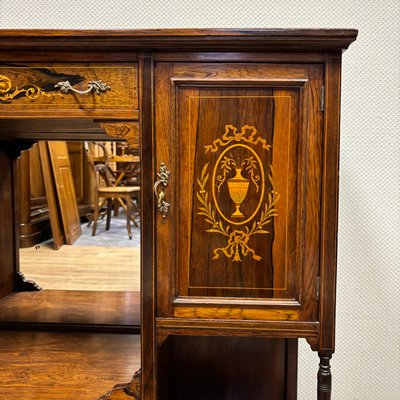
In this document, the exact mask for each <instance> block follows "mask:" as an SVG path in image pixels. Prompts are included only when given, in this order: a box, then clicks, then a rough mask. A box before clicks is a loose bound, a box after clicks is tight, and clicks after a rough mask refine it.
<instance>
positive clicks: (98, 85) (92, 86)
mask: <svg viewBox="0 0 400 400" xmlns="http://www.w3.org/2000/svg"><path fill="white" fill-rule="evenodd" d="M54 87H55V88H56V89H59V90H60V92H62V93H68V92H69V91H71V92H74V93H77V94H88V93H91V92H93V91H94V92H96V94H101V93H103V92H105V91H107V90H111V86H109V85H107V83H104V82H103V81H91V82H89V83H88V88H87V89H86V90H78V89H75V88H74V87H72V85H71V84H70V83H69V81H64V82H58V83H56V84H55V85H54Z"/></svg>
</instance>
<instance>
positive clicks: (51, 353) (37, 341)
mask: <svg viewBox="0 0 400 400" xmlns="http://www.w3.org/2000/svg"><path fill="white" fill-rule="evenodd" d="M0 365H1V368H0V398H1V399H3V400H21V399H24V400H96V399H98V398H99V397H100V396H101V395H103V394H105V393H107V392H108V391H109V390H111V389H112V387H113V386H114V385H115V384H116V383H123V382H130V380H131V378H132V375H133V373H134V372H135V371H136V370H137V369H138V368H139V367H140V336H138V335H121V334H99V333H96V334H94V333H79V332H73V333H60V332H58V333H57V332H53V333H49V332H35V331H32V332H29V331H0Z"/></svg>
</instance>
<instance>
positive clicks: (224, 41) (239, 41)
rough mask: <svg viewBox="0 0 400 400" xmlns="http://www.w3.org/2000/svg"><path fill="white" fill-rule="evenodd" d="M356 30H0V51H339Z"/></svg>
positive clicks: (346, 44)
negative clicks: (107, 49)
mask: <svg viewBox="0 0 400 400" xmlns="http://www.w3.org/2000/svg"><path fill="white" fill-rule="evenodd" d="M357 33H358V31H357V30H356V29H147V30H0V49H3V50H12V51H15V50H35V49H44V48H46V49H76V50H77V49H84V48H90V49H91V50H96V49H105V48H110V49H112V50H118V49H127V48H131V49H138V50H155V49H163V50H170V51H177V50H185V51H190V50H203V51H232V50H244V51H266V50H274V51H291V50H292V51H325V52H330V51H336V52H337V51H340V50H343V49H346V48H347V47H348V46H349V45H350V43H351V42H353V41H354V40H355V39H356V37H357Z"/></svg>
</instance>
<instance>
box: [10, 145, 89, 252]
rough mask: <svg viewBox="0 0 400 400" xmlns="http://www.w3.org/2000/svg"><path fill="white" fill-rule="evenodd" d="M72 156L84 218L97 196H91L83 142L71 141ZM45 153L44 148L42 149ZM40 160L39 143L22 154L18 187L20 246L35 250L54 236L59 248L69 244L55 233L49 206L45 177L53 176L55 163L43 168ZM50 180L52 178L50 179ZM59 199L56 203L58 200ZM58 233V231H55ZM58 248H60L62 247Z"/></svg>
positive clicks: (70, 155)
mask: <svg viewBox="0 0 400 400" xmlns="http://www.w3.org/2000/svg"><path fill="white" fill-rule="evenodd" d="M67 146H68V155H69V160H70V165H71V171H72V175H73V183H74V190H75V194H76V201H77V205H78V212H79V215H80V216H83V215H86V214H88V213H89V212H90V210H91V204H93V195H92V193H91V190H90V188H91V186H92V183H91V182H90V179H91V176H90V174H89V167H88V163H87V160H86V155H85V151H84V148H83V143H82V142H81V141H77V142H67ZM42 151H43V149H42ZM43 162H46V161H45V160H42V158H41V157H40V152H39V144H35V145H33V146H32V148H31V149H28V150H26V151H24V152H23V153H21V156H20V157H19V159H18V162H17V164H18V187H19V204H20V221H21V227H20V229H21V231H20V247H21V248H25V247H31V246H33V245H35V244H38V243H41V242H43V241H45V240H48V239H50V238H51V237H53V239H54V240H55V243H56V242H58V243H59V245H62V244H63V243H65V241H64V240H63V239H60V237H59V235H57V234H56V237H55V236H54V233H52V229H53V228H54V227H51V223H50V213H49V207H48V202H49V199H48V192H47V190H51V188H49V187H47V188H46V182H45V180H44V179H43V177H44V176H45V175H46V174H49V173H50V172H51V171H50V170H51V169H52V167H51V161H50V159H49V160H48V164H46V165H47V167H46V168H43ZM47 181H49V176H47ZM56 199H57V198H56V197H55V198H54V201H56ZM53 231H54V232H56V230H54V229H53ZM59 245H58V246H56V247H59Z"/></svg>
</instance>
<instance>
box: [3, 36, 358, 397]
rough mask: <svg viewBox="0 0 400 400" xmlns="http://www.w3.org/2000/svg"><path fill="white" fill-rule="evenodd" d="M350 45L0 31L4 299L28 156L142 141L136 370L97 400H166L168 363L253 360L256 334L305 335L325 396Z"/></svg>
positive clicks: (317, 40) (10, 284) (181, 366)
mask: <svg viewBox="0 0 400 400" xmlns="http://www.w3.org/2000/svg"><path fill="white" fill-rule="evenodd" d="M356 36H357V31H356V30H351V29H252V30H249V29H240V30H238V29H210V30H207V29H175V30H137V31H92V30H87V31H62V30H53V31H48V30H3V31H0V62H1V64H0V220H1V221H2V223H1V225H0V254H1V255H2V257H1V261H0V296H5V295H7V294H8V293H10V292H12V291H13V290H14V289H15V286H16V281H18V280H20V279H21V276H20V274H18V271H19V266H18V247H19V246H18V237H19V231H18V230H19V222H18V221H19V217H18V208H17V206H16V204H18V201H17V199H18V191H17V190H16V184H15V183H16V179H17V178H16V176H15V170H16V169H15V164H16V159H17V158H18V157H19V156H20V154H21V151H23V150H24V149H28V148H30V147H31V146H32V144H33V143H35V142H36V141H38V140H48V139H51V140H57V139H59V140H79V139H81V140H82V139H88V138H90V139H91V140H92V139H93V140H96V139H101V140H104V139H105V138H107V137H108V138H109V139H110V138H114V139H115V138H119V139H124V140H128V142H135V141H137V140H138V138H139V140H140V151H141V160H142V165H141V182H142V190H141V221H142V223H141V227H142V242H141V310H142V313H141V334H142V336H141V337H142V339H141V341H142V345H141V352H142V368H141V371H138V372H137V373H135V375H134V378H133V380H132V382H130V383H129V384H126V385H123V384H122V385H117V386H116V387H115V389H114V390H113V391H111V392H110V393H109V394H107V395H105V397H104V398H108V399H122V398H126V399H129V398H137V399H139V398H141V399H145V400H151V399H156V398H158V399H162V398H164V397H165V396H164V394H163V393H164V391H160V390H159V389H157V385H163V384H165V381H167V384H168V380H169V379H170V378H171V375H170V376H169V377H166V378H163V377H162V375H163V372H162V368H163V366H164V367H165V368H168V365H174V368H175V374H177V373H178V372H179V371H180V373H181V374H182V375H183V376H186V377H187V376H188V374H187V373H186V374H185V371H186V370H187V368H189V367H190V364H191V357H197V358H198V357H204V356H205V355H206V354H207V353H210V352H212V353H213V356H214V357H218V356H220V357H223V358H224V359H226V360H227V362H232V361H234V360H235V354H237V353H236V349H238V348H244V349H247V350H245V351H244V354H247V353H248V354H249V357H250V356H251V357H257V352H254V351H253V352H252V351H251V349H252V348H253V349H255V348H258V347H257V346H259V348H262V346H263V345H262V343H261V345H260V340H262V338H269V339H271V340H278V341H279V339H297V338H305V339H306V340H307V342H308V343H309V345H310V347H311V349H312V350H314V351H317V352H318V355H319V357H320V365H319V370H318V385H317V393H318V399H319V400H328V399H330V398H331V372H330V359H331V356H332V354H333V352H334V348H335V303H336V300H335V290H336V243H337V240H336V238H337V210H338V175H339V163H338V160H339V126H340V86H341V60H342V52H343V50H345V49H346V48H347V47H348V46H349V45H350V43H351V42H353V41H354V40H355V39H356ZM168 343H169V344H168ZM241 346H243V347H241ZM180 350H182V351H184V352H185V353H184V354H182V353H180ZM219 352H220V354H219ZM258 354H259V355H260V357H263V352H262V351H261V352H260V353H258ZM240 357H242V356H240ZM240 357H238V358H239V360H240V359H241V358H240ZM228 360H230V361H228ZM246 362H247V363H249V364H251V360H246ZM185 363H186V365H187V368H186V366H185ZM204 365H207V363H205V364H204ZM220 366H221V368H224V367H223V363H220ZM270 367H271V368H272V369H273V368H274V366H270ZM316 371H317V368H316ZM132 372H134V371H132ZM255 375H257V374H255ZM257 376H258V375H257ZM178 379H179V378H178ZM236 383H237V384H238V385H240V381H239V382H236ZM221 384H223V383H221ZM252 384H253V385H255V386H257V385H258V383H257V380H256V379H255V380H254V382H252ZM259 384H260V396H262V389H261V386H262V385H261V383H260V382H259ZM230 385H232V382H231V381H230ZM202 390H203V392H202V393H203V397H202V398H207V399H213V398H216V399H219V400H220V399H222V398H223V399H238V398H240V399H241V398H244V397H243V396H242V395H239V397H238V395H237V394H236V395H235V393H237V392H235V389H234V388H232V390H231V389H230V388H229V389H228V390H227V392H226V393H225V395H223V396H222V397H221V395H220V396H219V397H218V395H216V394H215V393H213V392H211V390H212V389H211V388H210V389H209V390H210V392H209V393H207V390H206V389H204V388H202ZM204 390H205V391H204ZM230 390H231V391H230ZM252 393H253V392H252ZM254 393H256V392H254ZM213 396H214V397H213ZM252 396H253V397H254V399H256V398H258V397H257V395H256V394H252V395H251V396H249V397H247V398H246V400H250V399H252V398H253V397H252ZM282 396H283V397H281V398H282V400H283V399H286V400H289V399H293V398H295V397H293V396H292V397H291V395H290V394H288V393H286V394H283V395H282ZM176 398H194V397H190V395H186V397H185V396H184V395H183V396H181V397H179V396H178V395H176ZM260 398H265V396H264V397H260ZM277 400H279V399H277Z"/></svg>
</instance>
